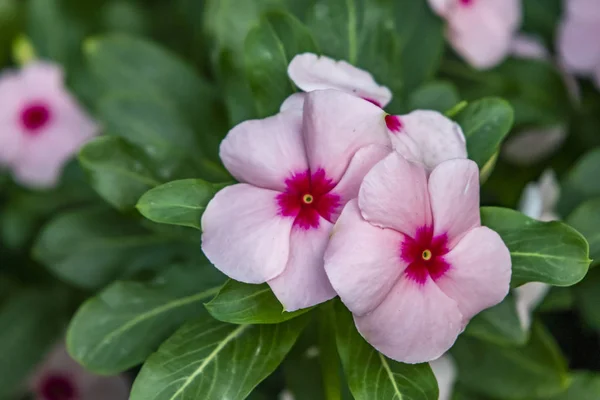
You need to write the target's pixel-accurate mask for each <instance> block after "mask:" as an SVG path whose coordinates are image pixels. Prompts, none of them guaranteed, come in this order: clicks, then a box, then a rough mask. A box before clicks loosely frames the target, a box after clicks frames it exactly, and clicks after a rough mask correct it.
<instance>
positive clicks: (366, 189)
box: [358, 152, 432, 237]
mask: <svg viewBox="0 0 600 400" xmlns="http://www.w3.org/2000/svg"><path fill="white" fill-rule="evenodd" d="M358 205H359V208H360V210H361V212H362V216H363V217H364V218H365V219H366V220H367V221H369V222H370V223H372V224H374V225H377V226H380V227H383V228H392V229H395V230H396V231H398V232H400V233H404V234H406V235H408V236H411V237H414V236H415V234H416V232H417V229H419V228H422V227H424V226H430V225H431V222H432V219H431V208H430V205H429V194H428V193H427V176H426V173H425V169H423V168H422V167H421V166H418V165H416V164H413V163H411V162H409V161H407V160H405V159H404V158H402V156H400V155H399V154H398V153H395V152H394V153H391V154H390V155H388V156H387V157H386V158H384V159H383V160H382V161H380V162H379V163H378V164H377V165H375V167H373V169H372V170H371V171H370V172H369V173H368V174H367V175H366V176H365V179H364V181H363V183H362V185H361V187H360V192H359V194H358Z"/></svg>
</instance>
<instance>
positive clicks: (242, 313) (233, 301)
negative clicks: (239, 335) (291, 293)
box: [206, 279, 311, 324]
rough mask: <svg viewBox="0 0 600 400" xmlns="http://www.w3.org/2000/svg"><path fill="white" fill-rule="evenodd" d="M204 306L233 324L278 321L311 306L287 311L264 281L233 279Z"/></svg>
mask: <svg viewBox="0 0 600 400" xmlns="http://www.w3.org/2000/svg"><path fill="white" fill-rule="evenodd" d="M206 309H207V310H208V312H210V314H211V315H212V316H213V317H215V318H216V319H218V320H220V321H224V322H229V323H232V324H278V323H280V322H283V321H287V320H290V319H292V318H296V317H297V316H299V315H302V314H304V313H306V312H308V311H310V310H311V309H310V308H305V309H302V310H298V311H294V312H286V311H284V309H283V306H282V305H281V303H280V302H279V300H277V297H275V295H274V294H273V292H272V291H271V288H270V287H269V285H267V284H266V283H264V284H262V285H251V284H248V283H242V282H238V281H235V280H233V279H230V280H228V281H227V282H226V283H225V285H224V286H223V288H222V289H221V290H220V291H219V294H217V296H216V297H215V298H214V299H212V300H211V301H210V302H209V303H207V304H206Z"/></svg>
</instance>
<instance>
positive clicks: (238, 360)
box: [131, 312, 306, 400]
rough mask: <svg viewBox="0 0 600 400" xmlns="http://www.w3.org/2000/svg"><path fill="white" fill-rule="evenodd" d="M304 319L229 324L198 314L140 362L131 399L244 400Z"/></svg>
mask: <svg viewBox="0 0 600 400" xmlns="http://www.w3.org/2000/svg"><path fill="white" fill-rule="evenodd" d="M305 323H306V320H305V319H304V318H297V319H295V320H293V321H288V322H284V323H282V324H277V325H231V324H226V323H224V322H220V321H217V320H214V319H212V318H211V317H210V316H209V315H208V312H204V313H200V314H199V318H198V319H197V320H196V321H194V322H190V323H187V324H186V325H184V326H183V327H181V328H180V329H179V330H178V331H177V332H175V334H173V336H171V337H170V338H169V339H168V340H167V341H166V342H165V343H163V344H162V346H160V348H159V349H158V351H157V352H156V353H154V354H153V355H152V356H150V358H149V359H148V360H147V361H146V363H145V364H144V366H143V368H142V371H141V372H140V374H139V375H138V377H137V379H136V381H135V383H134V385H133V390H132V393H131V400H147V399H154V400H176V399H177V400H196V399H198V396H200V397H201V398H202V399H203V400H222V399H231V400H237V399H240V400H241V399H244V398H246V397H247V396H248V394H250V392H251V391H252V389H253V388H254V387H255V386H256V385H258V383H260V382H261V381H262V380H263V379H265V378H266V377H267V376H269V375H270V374H271V373H272V372H273V371H274V370H275V368H277V366H278V365H279V364H280V363H281V362H282V361H283V358H284V357H285V356H286V354H287V353H288V352H289V350H290V349H291V347H292V346H293V344H294V342H295V341H296V339H297V337H298V335H299V334H300V333H301V332H302V329H303V328H304V325H305Z"/></svg>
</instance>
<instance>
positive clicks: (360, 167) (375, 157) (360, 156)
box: [332, 144, 390, 221]
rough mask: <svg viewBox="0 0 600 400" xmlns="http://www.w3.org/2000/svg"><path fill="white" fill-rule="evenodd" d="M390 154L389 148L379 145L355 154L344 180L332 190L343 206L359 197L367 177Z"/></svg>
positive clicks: (335, 216) (343, 177) (335, 217)
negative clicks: (361, 185) (362, 184)
mask: <svg viewBox="0 0 600 400" xmlns="http://www.w3.org/2000/svg"><path fill="white" fill-rule="evenodd" d="M388 154H390V148H389V147H386V146H380V145H377V144H373V145H370V146H366V147H363V148H362V149H360V150H358V151H357V152H356V154H354V157H352V160H351V161H350V165H349V166H348V169H347V170H346V172H345V173H344V175H343V176H342V179H341V180H340V182H339V183H338V184H337V185H336V187H334V188H333V190H332V192H333V193H335V194H337V195H339V196H340V198H341V204H346V202H348V201H349V200H351V199H355V198H356V197H358V190H359V189H360V184H361V183H362V181H363V179H364V177H365V175H366V174H367V173H368V172H369V171H370V170H371V169H372V168H373V166H374V165H375V164H377V163H378V162H379V161H381V160H382V159H383V158H385V157H386V156H387V155H388ZM338 212H339V213H341V212H342V209H341V208H339V210H338ZM338 215H339V214H338ZM335 219H337V215H334V219H333V220H334V221H335Z"/></svg>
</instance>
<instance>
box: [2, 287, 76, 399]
mask: <svg viewBox="0 0 600 400" xmlns="http://www.w3.org/2000/svg"><path fill="white" fill-rule="evenodd" d="M65 299H66V298H65V297H64V296H63V294H62V293H60V292H57V291H54V290H47V289H39V288H38V289H36V290H22V291H19V292H16V293H15V294H14V295H12V296H11V297H9V298H8V300H7V301H6V302H4V303H3V304H2V307H0V327H2V329H0V354H2V357H0V398H3V399H4V398H7V399H14V398H19V396H15V392H16V391H17V390H21V387H20V383H21V382H23V381H24V380H25V379H26V378H27V375H28V374H29V373H30V372H31V371H32V370H33V368H34V367H35V365H36V363H38V362H39V361H40V360H41V359H42V357H43V356H44V354H45V352H46V351H48V350H49V348H50V346H52V345H53V344H54V343H55V342H57V341H58V340H59V336H60V334H61V331H62V329H63V327H64V324H65V323H66V321H67V318H68V317H67V310H66V301H65Z"/></svg>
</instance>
